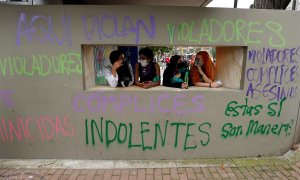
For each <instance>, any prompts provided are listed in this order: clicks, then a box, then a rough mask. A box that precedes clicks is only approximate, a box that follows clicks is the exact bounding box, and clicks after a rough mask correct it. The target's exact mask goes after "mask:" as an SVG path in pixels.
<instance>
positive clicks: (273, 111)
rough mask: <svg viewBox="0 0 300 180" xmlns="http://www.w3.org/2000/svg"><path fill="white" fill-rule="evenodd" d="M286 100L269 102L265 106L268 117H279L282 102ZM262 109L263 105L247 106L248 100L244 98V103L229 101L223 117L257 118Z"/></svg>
mask: <svg viewBox="0 0 300 180" xmlns="http://www.w3.org/2000/svg"><path fill="white" fill-rule="evenodd" d="M285 100H286V98H283V99H282V100H280V102H277V101H274V102H270V103H269V104H268V105H267V111H268V112H267V114H268V115H269V116H270V117H275V116H276V117H280V115H281V112H282V108H283V102H284V101H285ZM262 109H263V105H261V104H256V105H249V104H248V98H245V103H239V102H237V101H231V102H229V103H228V104H227V106H226V109H225V115H226V116H228V117H238V116H249V117H251V116H257V115H259V114H260V112H261V111H262Z"/></svg>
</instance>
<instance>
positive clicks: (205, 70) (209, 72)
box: [190, 51, 221, 88]
mask: <svg viewBox="0 0 300 180" xmlns="http://www.w3.org/2000/svg"><path fill="white" fill-rule="evenodd" d="M190 71H191V79H192V84H193V85H194V86H199V87H211V88H218V87H220V86H221V83H220V81H218V82H214V80H215V65H214V63H213V62H212V60H211V58H210V57H209V55H208V53H207V52H206V51H200V52H198V53H197V54H196V58H195V61H194V62H193V63H191V67H190Z"/></svg>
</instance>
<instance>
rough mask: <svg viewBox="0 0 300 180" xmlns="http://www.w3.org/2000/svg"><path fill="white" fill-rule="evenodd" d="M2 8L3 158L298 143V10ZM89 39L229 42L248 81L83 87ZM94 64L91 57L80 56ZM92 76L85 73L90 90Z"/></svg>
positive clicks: (234, 150) (138, 154) (143, 155)
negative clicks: (186, 86)
mask: <svg viewBox="0 0 300 180" xmlns="http://www.w3.org/2000/svg"><path fill="white" fill-rule="evenodd" d="M0 9H1V11H0V12H1V16H0V23H1V24H2V25H1V29H0V32H1V38H0V39H1V45H0V46H1V48H0V51H1V53H0V85H1V86H0V115H1V119H0V154H1V158H73V159H189V158H212V157H250V156H272V155H281V154H283V153H285V152H286V151H287V150H288V149H289V148H290V147H291V145H293V144H294V143H296V142H299V140H300V123H297V122H298V121H299V120H298V110H299V90H298V85H299V82H300V81H299V78H300V77H299V69H298V63H299V62H300V44H299V42H300V41H299V37H298V36H297V35H298V34H297V33H298V32H297V31H296V29H299V27H298V26H299V25H298V24H295V23H294V20H295V19H299V18H300V14H299V12H288V11H264V10H241V9H214V8H196V7H155V8H153V7H146V6H31V7H29V6H16V7H14V6H6V7H4V6H0ZM297 27H298V28H297ZM86 44H100V45H134V46H135V45H136V46H138V45H166V46H169V45H188V46H201V45H202V46H217V47H220V48H221V47H226V46H232V47H245V49H246V52H245V55H244V58H242V61H243V62H242V63H241V65H240V66H242V68H241V74H242V75H241V77H240V78H241V81H240V85H238V84H236V85H235V86H236V87H240V88H239V89H232V88H228V87H224V88H220V89H211V88H196V87H191V88H189V89H187V90H179V89H172V88H166V87H162V86H160V87H156V88H153V89H147V90H145V89H141V88H138V87H128V88H126V89H112V88H110V87H96V86H95V87H94V88H88V89H85V87H84V83H85V81H86V79H84V78H83V77H86V75H85V73H87V72H86V71H85V70H84V68H85V67H84V63H83V59H84V58H83V57H82V49H81V47H82V45H86ZM218 52H226V51H225V50H224V49H223V51H222V50H220V51H218ZM218 52H217V53H218ZM239 53H241V52H239ZM219 57H220V59H222V57H223V58H224V60H223V61H220V62H222V63H224V65H223V66H222V65H218V66H217V68H222V67H223V68H224V67H228V65H226V57H230V56H226V55H222V53H221V54H219ZM89 59H90V60H91V61H93V59H92V58H89V57H86V58H85V59H84V61H89ZM227 62H229V60H228V61H227ZM219 72H223V74H227V75H230V77H234V73H235V71H233V70H231V71H230V69H229V70H227V73H226V71H224V69H223V70H219ZM88 73H90V72H88ZM218 76H219V77H220V78H224V80H226V77H225V75H222V74H219V75H218ZM88 77H91V78H93V75H91V74H90V75H89V76H88ZM228 79H230V78H228ZM93 82H95V81H94V79H92V80H88V83H89V87H90V86H91V84H92V83H93Z"/></svg>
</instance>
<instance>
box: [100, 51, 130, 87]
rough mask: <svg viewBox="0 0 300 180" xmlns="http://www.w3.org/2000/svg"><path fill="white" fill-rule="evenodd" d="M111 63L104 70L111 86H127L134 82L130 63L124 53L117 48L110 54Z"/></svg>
mask: <svg viewBox="0 0 300 180" xmlns="http://www.w3.org/2000/svg"><path fill="white" fill-rule="evenodd" d="M109 59H110V63H111V65H109V66H107V67H106V68H105V70H104V76H105V79H106V80H107V82H108V84H109V85H110V87H114V88H115V87H127V86H131V85H132V84H133V82H134V77H133V71H132V67H131V65H130V63H128V62H127V61H126V60H125V56H124V54H123V53H122V52H121V51H119V50H115V51H112V52H111V53H110V55H109Z"/></svg>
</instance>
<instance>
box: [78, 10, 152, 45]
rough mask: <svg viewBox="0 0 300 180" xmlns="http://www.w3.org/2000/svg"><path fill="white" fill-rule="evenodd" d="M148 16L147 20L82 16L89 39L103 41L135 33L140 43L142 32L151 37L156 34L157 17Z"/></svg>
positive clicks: (136, 40) (86, 36) (127, 17)
mask: <svg viewBox="0 0 300 180" xmlns="http://www.w3.org/2000/svg"><path fill="white" fill-rule="evenodd" d="M148 18H149V19H147V20H144V19H136V20H135V19H133V18H132V17H130V16H124V17H117V16H116V15H103V16H100V17H98V16H92V17H90V16H88V17H87V16H82V23H83V30H84V34H85V38H86V39H87V40H88V41H91V40H98V41H102V40H104V39H110V38H114V37H125V36H131V35H134V36H135V43H139V42H140V37H141V34H144V33H145V34H146V35H147V36H148V38H150V39H154V38H155V36H156V23H155V18H154V16H152V15H149V17H148ZM147 21H149V23H147ZM88 22H91V23H88ZM147 24H148V25H147ZM142 30H143V31H142Z"/></svg>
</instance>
